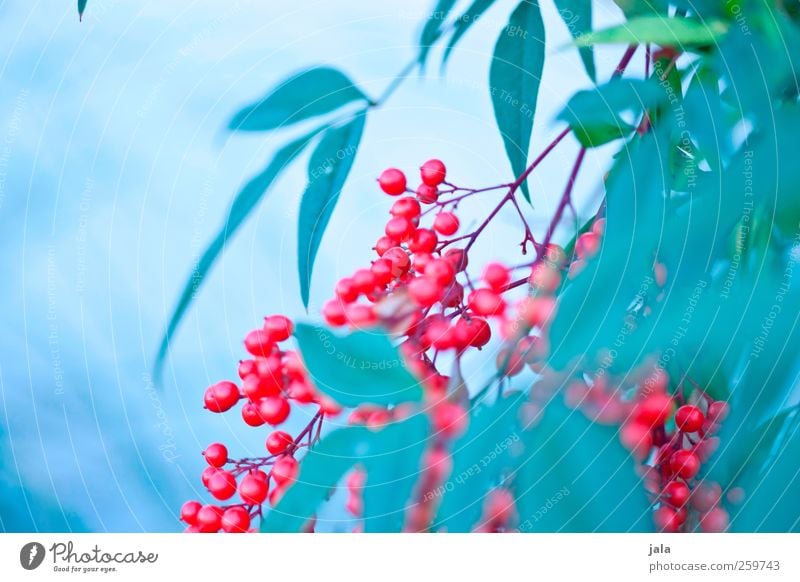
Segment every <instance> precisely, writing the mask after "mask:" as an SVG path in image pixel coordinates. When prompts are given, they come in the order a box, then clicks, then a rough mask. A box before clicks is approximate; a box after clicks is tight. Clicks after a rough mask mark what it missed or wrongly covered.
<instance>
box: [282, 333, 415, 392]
mask: <svg viewBox="0 0 800 582" xmlns="http://www.w3.org/2000/svg"><path fill="white" fill-rule="evenodd" d="M294 334H295V338H296V339H297V343H298V345H299V347H300V352H301V353H302V354H303V360H304V361H305V364H306V368H308V372H309V375H310V377H311V379H312V381H313V382H314V384H315V385H316V387H317V388H318V389H319V390H321V391H323V392H324V393H325V394H327V395H328V396H330V397H331V398H333V399H334V400H336V401H337V402H338V403H340V404H342V405H344V406H351V407H354V406H358V405H359V404H364V403H371V404H380V405H384V406H387V405H392V404H398V403H400V402H417V401H419V400H420V399H421V398H422V389H421V388H420V385H419V382H418V381H417V379H416V378H414V376H412V375H411V373H410V372H409V371H408V369H407V368H406V364H405V359H404V358H403V356H402V355H401V354H400V352H399V351H398V350H397V348H396V347H395V346H394V345H393V344H392V341H391V339H390V338H389V336H387V335H386V334H384V333H382V332H380V331H378V330H373V331H354V332H352V333H350V334H348V335H345V336H340V335H336V334H334V333H333V332H332V331H330V330H329V329H327V328H324V327H318V326H314V325H308V324H304V323H300V324H297V326H296V329H295V332H294Z"/></svg>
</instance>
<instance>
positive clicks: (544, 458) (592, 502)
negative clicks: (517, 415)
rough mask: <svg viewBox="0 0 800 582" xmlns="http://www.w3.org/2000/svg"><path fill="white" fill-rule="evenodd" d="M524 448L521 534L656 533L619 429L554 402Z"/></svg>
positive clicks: (519, 478) (517, 478) (518, 476)
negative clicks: (603, 424) (599, 423)
mask: <svg viewBox="0 0 800 582" xmlns="http://www.w3.org/2000/svg"><path fill="white" fill-rule="evenodd" d="M523 442H524V446H525V455H524V458H523V459H522V460H521V461H520V463H519V468H518V469H517V472H516V473H515V475H514V482H515V487H516V497H517V509H518V511H519V514H520V530H521V531H525V532H643V531H649V530H650V529H651V527H652V526H651V525H650V511H649V508H650V503H649V501H648V499H647V496H646V494H645V491H644V488H643V486H642V482H641V480H640V479H639V477H637V476H636V473H635V472H634V463H633V459H631V456H630V454H629V453H628V451H626V450H625V449H624V448H623V447H622V445H620V444H619V441H618V437H617V431H616V429H614V428H609V427H604V426H600V425H598V424H597V423H594V422H591V421H589V420H587V419H586V418H585V417H584V416H583V415H582V413H580V412H577V411H573V410H569V409H567V408H566V407H564V406H562V405H560V404H559V403H556V402H553V403H551V404H550V405H549V406H548V407H547V410H546V412H545V414H544V415H543V418H542V419H541V421H540V422H539V423H537V424H536V426H535V427H534V428H532V429H531V430H529V431H527V432H525V433H524V438H523Z"/></svg>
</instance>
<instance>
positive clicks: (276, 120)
mask: <svg viewBox="0 0 800 582" xmlns="http://www.w3.org/2000/svg"><path fill="white" fill-rule="evenodd" d="M354 101H369V99H368V98H367V96H366V95H364V93H363V92H362V91H361V89H359V88H358V87H356V86H355V85H354V84H353V82H352V81H351V80H350V79H349V78H348V77H347V75H345V74H344V73H342V72H341V71H339V70H337V69H332V68H330V67H315V68H313V69H308V70H305V71H302V72H301V73H298V74H296V75H294V76H293V77H290V78H289V79H286V80H285V81H283V82H282V83H280V84H279V85H278V87H277V88H276V89H275V90H273V91H272V92H271V93H269V94H268V95H267V96H266V97H264V98H263V99H261V100H259V101H257V102H256V103H253V104H252V105H249V106H247V107H245V108H244V109H242V110H241V111H239V112H238V113H237V114H236V115H234V116H233V119H231V121H230V123H229V124H228V128H229V129H231V130H234V131H268V130H271V129H276V128H282V127H286V126H288V125H291V124H293V123H298V122H300V121H304V120H306V119H309V118H311V117H316V116H318V115H323V114H325V113H330V112H331V111H334V110H336V109H338V108H340V107H342V106H344V105H347V104H348V103H352V102H354Z"/></svg>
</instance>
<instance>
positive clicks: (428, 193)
mask: <svg viewBox="0 0 800 582" xmlns="http://www.w3.org/2000/svg"><path fill="white" fill-rule="evenodd" d="M417 199H418V200H419V201H420V202H422V203H423V204H433V203H434V202H436V201H437V200H438V199H439V191H438V190H437V189H436V186H428V185H427V184H420V185H419V187H418V188H417Z"/></svg>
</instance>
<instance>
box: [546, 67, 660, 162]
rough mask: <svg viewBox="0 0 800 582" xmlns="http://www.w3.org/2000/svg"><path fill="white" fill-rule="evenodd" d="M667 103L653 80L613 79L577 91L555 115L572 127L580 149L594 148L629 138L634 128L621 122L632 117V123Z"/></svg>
mask: <svg viewBox="0 0 800 582" xmlns="http://www.w3.org/2000/svg"><path fill="white" fill-rule="evenodd" d="M666 100H667V95H666V93H665V92H664V90H663V89H662V88H661V87H660V86H659V85H658V83H657V82H655V81H639V80H632V79H617V80H613V81H611V82H609V83H607V84H605V85H600V86H599V87H596V88H594V89H590V90H588V91H579V92H578V93H576V94H575V95H574V96H573V97H572V98H571V99H570V100H569V102H568V103H567V106H566V107H565V108H564V110H563V111H562V112H561V114H560V115H559V118H560V119H563V120H564V121H566V122H567V123H569V126H570V127H571V128H572V131H573V133H574V134H575V137H576V138H577V139H578V141H579V142H580V143H581V145H583V146H584V147H597V146H600V145H603V144H606V143H608V142H610V141H613V140H615V139H619V138H621V137H625V136H627V135H629V134H630V133H631V132H632V131H633V130H634V128H635V126H634V125H632V124H631V123H628V122H627V121H625V120H624V119H623V113H625V112H630V113H632V114H633V116H634V119H633V122H634V123H638V121H639V119H640V117H641V115H642V114H643V113H644V112H645V111H648V110H652V109H654V108H656V107H658V106H660V105H662V104H663V103H665V102H666Z"/></svg>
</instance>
